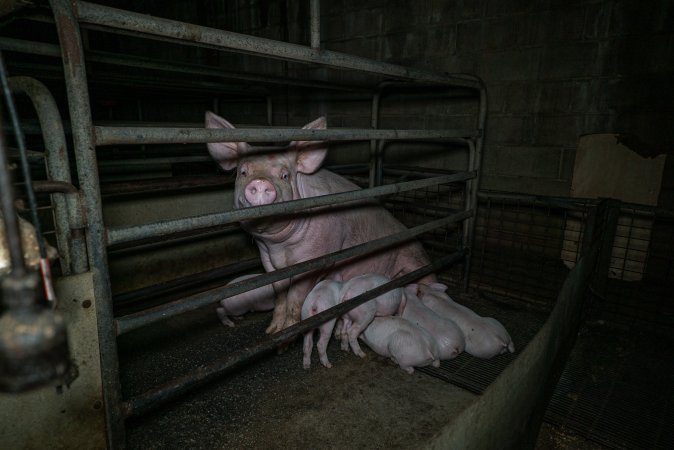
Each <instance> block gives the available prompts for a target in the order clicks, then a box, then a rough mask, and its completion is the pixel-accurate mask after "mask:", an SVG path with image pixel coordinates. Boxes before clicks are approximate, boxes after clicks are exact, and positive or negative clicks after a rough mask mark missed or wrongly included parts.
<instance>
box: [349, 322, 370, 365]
mask: <svg viewBox="0 0 674 450" xmlns="http://www.w3.org/2000/svg"><path fill="white" fill-rule="evenodd" d="M373 318H374V317H373ZM370 322H372V320H370V321H368V322H354V323H352V324H351V326H350V327H349V330H348V331H347V336H348V339H349V345H350V346H351V350H353V352H354V353H355V354H356V355H358V356H360V357H361V358H365V352H363V350H361V348H360V345H358V336H360V334H361V333H362V332H363V330H365V328H367V326H368V325H369V324H370ZM342 342H346V339H342Z"/></svg>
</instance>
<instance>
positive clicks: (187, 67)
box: [0, 37, 371, 96]
mask: <svg viewBox="0 0 674 450" xmlns="http://www.w3.org/2000/svg"><path fill="white" fill-rule="evenodd" d="M0 49H1V50H8V51H13V52H20V53H28V54H32V55H41V56H52V57H55V58H60V57H61V49H60V48H59V46H58V45H54V44H47V43H44V42H34V41H26V40H21V39H13V38H7V37H0ZM85 57H86V60H87V62H93V63H98V64H109V65H118V66H125V67H137V68H141V69H150V70H159V71H164V72H174V73H185V74H195V75H207V76H212V77H217V78H224V79H230V80H243V81H247V82H249V81H254V82H260V83H267V84H284V85H289V86H300V87H309V88H316V89H332V90H338V91H355V92H363V93H365V92H370V91H371V90H370V89H366V88H363V87H362V86H355V85H354V86H350V85H347V84H335V83H330V82H325V81H318V80H314V81H312V80H301V79H297V78H287V77H278V76H273V75H258V74H254V73H250V72H231V71H226V70H222V68H218V67H213V66H203V65H196V64H184V63H183V64H176V63H175V62H168V61H161V60H153V59H148V58H142V57H138V56H133V55H118V54H114V53H108V52H101V51H92V50H89V51H85ZM223 88H224V86H223ZM230 91H232V92H236V91H240V92H241V93H245V94H250V95H259V96H263V95H267V92H266V90H264V89H259V88H251V87H248V86H246V87H244V88H242V89H238V90H234V89H233V88H232V87H231V86H230V87H229V88H228V89H227V90H226V91H225V92H223V93H227V92H230Z"/></svg>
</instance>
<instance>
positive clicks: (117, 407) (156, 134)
mask: <svg viewBox="0 0 674 450" xmlns="http://www.w3.org/2000/svg"><path fill="white" fill-rule="evenodd" d="M50 4H51V6H52V10H53V13H54V21H55V24H56V28H57V31H58V35H59V40H60V52H61V55H62V59H63V67H64V74H65V83H66V88H67V92H68V104H69V110H70V121H71V124H72V135H73V142H74V146H75V148H74V151H75V157H76V162H77V167H78V174H79V186H80V190H81V197H82V202H83V208H84V210H85V212H86V218H87V224H86V225H87V228H86V240H87V250H88V262H89V267H90V270H91V271H92V273H93V277H94V286H95V293H94V295H95V300H94V305H95V307H96V314H97V323H98V329H99V340H100V345H101V369H102V382H103V392H104V397H105V407H106V418H107V422H108V423H107V425H108V441H109V445H110V446H111V447H113V448H117V447H119V446H123V443H124V417H125V416H126V415H128V414H136V413H138V412H140V411H142V410H144V409H145V406H138V405H140V404H145V402H146V401H149V402H153V401H156V400H157V399H158V398H159V396H156V395H149V396H144V397H141V398H140V399H136V400H131V401H129V402H124V401H123V400H122V398H121V391H120V384H119V375H118V360H117V348H116V337H117V333H118V332H123V331H125V330H129V329H133V328H134V327H136V326H141V325H142V324H144V323H150V322H152V321H154V320H155V319H156V318H157V317H160V316H161V315H162V314H164V313H166V312H167V311H163V312H159V313H157V314H158V315H156V314H155V313H156V311H155V312H149V313H144V314H142V315H139V316H133V317H128V318H124V317H122V318H120V319H118V320H117V321H115V320H114V317H113V311H112V296H111V288H110V278H109V271H108V260H107V246H108V245H110V244H113V243H121V242H125V241H129V240H133V239H138V238H140V237H142V236H156V235H158V234H160V233H164V232H166V233H172V232H176V231H178V230H186V229H194V227H195V226H197V225H199V226H202V225H203V224H204V223H210V224H214V225H218V224H222V223H228V222H232V221H236V220H239V219H240V218H242V217H254V215H256V214H271V213H272V212H273V213H276V212H278V211H277V210H279V209H280V210H282V211H284V212H289V211H296V210H299V209H300V208H303V207H307V206H310V205H312V206H316V205H318V204H324V205H327V204H330V203H332V202H334V201H335V200H336V199H338V200H339V201H344V202H348V201H353V200H354V199H357V198H358V199H362V198H370V197H374V196H376V195H383V194H382V193H384V192H387V189H389V190H391V189H392V192H396V190H399V189H415V187H414V186H417V185H423V184H425V183H448V182H452V181H454V182H456V181H463V182H467V186H468V190H469V192H468V195H467V196H466V208H465V211H464V212H462V213H459V214H456V215H453V216H449V217H448V218H447V219H444V220H439V221H436V222H432V223H430V224H428V225H427V226H424V227H421V228H418V229H412V230H409V233H408V234H409V236H407V233H401V234H400V235H398V236H395V237H391V238H390V239H393V240H394V241H395V239H399V240H401V241H402V240H404V239H409V238H410V237H411V236H415V235H416V234H418V233H421V232H423V231H421V230H426V229H427V228H428V227H432V226H442V225H445V224H446V223H448V222H452V221H464V224H465V225H464V230H465V231H464V236H465V238H464V245H465V246H466V249H467V251H469V249H470V241H471V239H472V238H471V236H472V229H473V227H474V220H473V219H471V217H472V216H473V211H474V208H475V205H476V196H477V188H478V184H479V181H478V173H479V167H480V160H481V149H482V143H483V139H484V124H485V119H486V91H485V88H484V85H483V83H482V82H481V80H480V79H479V78H477V77H474V76H470V75H445V74H438V73H433V72H429V71H424V70H418V69H410V68H406V67H402V66H398V65H394V64H388V63H383V62H378V61H373V60H369V59H366V58H360V57H355V56H351V55H346V54H342V53H337V52H331V51H326V50H321V49H319V48H317V47H318V46H317V39H316V36H317V24H316V23H315V19H316V17H317V14H316V9H313V8H312V18H313V19H314V20H312V47H305V46H301V45H296V44H290V43H285V42H278V41H272V40H269V39H263V38H258V37H253V36H246V35H241V34H237V33H232V32H227V31H222V30H217V29H213V28H208V27H203V26H197V25H191V24H185V23H181V22H177V21H174V20H167V19H161V18H156V17H151V16H148V15H143V14H138V13H133V12H129V11H122V10H119V9H115V8H110V7H105V6H100V5H95V4H92V3H87V2H81V1H68V0H50ZM315 6H316V4H315V3H314V7H315ZM81 25H84V26H87V27H91V28H96V29H105V30H106V31H113V32H116V33H122V34H131V35H134V36H141V37H145V38H149V39H157V40H162V41H168V42H174V43H175V42H179V43H181V44H184V45H192V46H199V47H204V48H211V49H218V50H227V51H233V52H240V53H245V54H252V55H258V56H264V57H269V58H276V59H283V60H285V61H293V62H298V63H308V64H314V65H320V66H323V67H327V68H333V69H347V70H353V71H359V72H364V73H369V74H373V75H378V76H382V77H385V78H390V79H396V80H400V81H406V82H415V83H425V84H431V85H434V86H438V87H442V86H452V87H460V88H467V89H470V90H472V91H473V92H474V93H475V97H476V99H477V100H478V102H479V112H478V114H477V117H476V127H475V128H474V129H458V130H457V129H455V130H447V129H443V130H380V129H329V130H292V129H267V128H265V129H237V130H209V129H193V128H157V127H142V128H140V127H135V128H134V127H111V126H96V127H95V126H94V125H93V123H92V117H91V109H90V104H89V93H88V86H87V78H86V71H85V55H84V52H83V48H82V40H81V36H80V26H81ZM4 45H21V43H17V42H7V41H6V40H5V43H4ZM38 50H39V51H43V52H48V53H50V54H53V53H54V49H53V48H48V47H47V46H45V47H44V48H41V49H38ZM104 56H105V55H103V56H101V55H99V56H95V55H94V56H93V58H94V60H95V58H98V59H99V60H101V61H104V62H114V58H113V59H112V60H110V59H105V57H104ZM101 58H103V59H101ZM136 63H138V64H142V62H138V61H136ZM176 70H187V71H189V70H204V68H195V67H191V68H180V69H176ZM244 76H245V75H244ZM270 80H271V81H272V82H284V83H285V82H287V81H288V80H282V79H279V80H273V79H271V78H269V77H266V79H265V80H264V81H265V82H269V81H270ZM309 84H311V85H313V86H314V87H326V85H327V84H324V83H323V82H310V83H309ZM337 88H338V89H342V88H344V87H343V86H338V87H337ZM354 90H355V91H358V92H363V91H364V89H362V88H357V89H354ZM373 120H374V119H373ZM326 139H332V140H371V141H378V140H446V141H455V142H460V143H463V144H465V145H466V146H467V147H468V149H469V164H468V168H467V169H468V170H467V171H466V172H465V173H462V174H459V175H456V176H450V177H438V179H433V180H432V181H431V180H429V181H428V182H427V181H423V182H412V184H405V185H398V186H394V187H377V188H373V189H369V190H365V191H358V192H356V193H344V194H336V196H335V197H334V198H330V199H308V200H306V201H304V200H303V201H300V202H297V203H295V204H292V205H291V204H284V205H273V206H270V207H267V208H266V209H265V208H259V210H258V209H257V208H251V210H250V211H234V212H230V213H223V214H221V215H209V216H205V217H198V218H189V219H185V220H179V221H171V223H168V224H167V223H162V224H152V225H149V226H144V227H126V228H112V229H109V230H106V228H105V224H104V223H103V217H102V208H101V191H100V182H99V176H98V166H97V160H96V152H95V151H94V150H95V148H96V147H98V146H101V145H110V144H149V143H187V142H193V143H205V142H221V141H225V140H227V141H250V142H260V141H275V140H326ZM379 167H381V164H379ZM321 202H327V203H321ZM289 208H293V209H289ZM395 242H398V241H395ZM375 244H377V243H376V242H375V243H371V244H369V245H368V244H364V245H363V246H359V247H362V248H358V249H347V250H345V251H343V252H345V253H340V254H335V255H327V256H325V257H322V258H323V259H321V258H319V261H314V262H313V263H312V264H324V263H326V261H327V260H328V259H330V260H332V259H334V260H338V259H340V258H341V257H346V256H344V255H345V254H352V253H351V252H354V253H353V254H355V252H357V251H362V252H366V251H371V249H368V247H374V248H377V247H376V245H375ZM379 244H381V243H379ZM461 255H462V253H461V252H460V255H459V256H461ZM457 257H458V256H452V257H450V258H444V259H443V260H442V262H443V264H448V263H449V262H451V261H454V260H456V259H457ZM307 267H311V266H310V265H307ZM438 267H439V266H438V263H437V262H436V263H434V264H432V265H431V266H430V267H427V268H425V269H422V271H423V270H425V271H426V272H425V273H428V272H429V271H432V270H436V269H437V268H438ZM283 270H286V269H283ZM301 270H307V268H306V267H304V266H301V265H300V266H298V267H295V268H288V269H287V272H288V273H286V272H281V271H277V272H274V273H270V274H267V275H266V276H265V277H267V278H265V277H259V278H260V280H259V281H258V284H262V283H263V282H264V281H266V282H268V279H272V278H275V277H279V279H282V278H283V277H287V276H288V275H289V274H290V273H291V272H292V271H301ZM417 276H420V275H419V274H417ZM405 279H406V278H405ZM405 279H398V280H394V282H392V283H393V284H391V286H390V287H393V286H394V285H395V284H396V283H400V284H402V283H403V282H404V280H405ZM248 287H253V286H251V285H249V286H248ZM243 290H244V289H242V288H237V289H233V288H232V289H229V290H224V291H222V292H220V291H218V292H217V293H219V294H222V293H225V294H226V295H228V294H229V295H231V294H235V293H237V292H241V291H243ZM374 295H375V294H372V296H374ZM219 298H221V296H219V297H218V299H219ZM363 298H365V297H363ZM216 300H217V299H216V298H215V295H214V294H210V296H206V297H200V298H197V299H194V298H193V299H192V300H191V301H188V302H185V303H184V304H183V305H189V306H178V307H176V308H175V310H176V311H177V310H184V309H185V308H186V307H187V308H188V309H189V308H194V307H198V306H199V305H203V304H207V303H212V302H214V301H216ZM354 300H356V299H354ZM363 301H365V300H363ZM173 306H175V305H172V307H173ZM353 306H355V304H354V305H353ZM353 306H352V307H353ZM345 307H346V306H345ZM336 315H338V313H335V314H334V315H333V316H336ZM141 316H142V317H144V318H143V319H140V321H134V320H135V319H137V318H138V317H141ZM134 318H135V319H134ZM316 320H318V319H316ZM323 320H325V318H323ZM310 326H311V324H301V325H299V326H298V327H297V328H296V329H293V330H287V331H285V332H283V336H284V338H283V339H285V337H286V335H287V336H291V335H296V334H298V333H300V332H301V331H302V330H304V329H305V328H306V329H308V328H309V327H310ZM278 339H280V338H276V337H273V338H271V340H270V342H269V343H267V344H264V345H266V346H268V345H274V344H275V343H276V341H277V340H278ZM279 342H280V341H279ZM265 348H266V347H265ZM260 351H263V349H260ZM230 365H231V364H230ZM219 371H220V369H216V370H214V371H212V373H214V374H215V373H218V372H219ZM210 376H211V375H210V374H209V375H208V376H206V377H205V378H209V377H210ZM195 377H196V378H194V379H197V378H199V377H201V378H199V379H205V378H204V377H203V373H202V374H200V375H199V374H197V375H195ZM188 378H189V377H188ZM191 380H192V378H189V379H188V380H183V381H185V383H183V384H190V385H191V384H192V381H191ZM179 384H180V383H179ZM181 390H182V388H180V389H176V390H173V391H172V392H179V391H181ZM161 397H162V398H164V396H163V394H162V395H161ZM123 405H126V406H124V407H123ZM134 405H136V406H134Z"/></svg>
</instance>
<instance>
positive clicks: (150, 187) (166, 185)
mask: <svg viewBox="0 0 674 450" xmlns="http://www.w3.org/2000/svg"><path fill="white" fill-rule="evenodd" d="M231 183H232V179H231V178H230V177H227V176H222V175H218V176H212V177H173V178H160V179H153V180H138V181H126V182H119V183H110V184H103V185H102V186H101V194H102V195H103V196H104V197H107V196H115V195H127V194H138V193H145V192H164V191H173V190H182V189H195V188H204V187H209V186H211V187H212V186H223V185H226V184H231Z"/></svg>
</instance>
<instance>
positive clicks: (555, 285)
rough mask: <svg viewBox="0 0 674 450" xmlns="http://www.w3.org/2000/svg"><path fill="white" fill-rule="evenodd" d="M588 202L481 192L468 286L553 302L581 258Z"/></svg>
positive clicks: (545, 303)
mask: <svg viewBox="0 0 674 450" xmlns="http://www.w3.org/2000/svg"><path fill="white" fill-rule="evenodd" d="M586 217H587V206H582V205H581V206H573V207H571V206H559V205H555V204H553V203H551V202H543V201H540V200H539V201H533V200H532V199H531V198H530V197H526V196H514V195H508V196H501V195H497V194H486V195H483V196H481V199H480V202H479V205H478V211H477V224H476V229H475V242H474V245H473V254H472V267H473V270H472V275H471V279H470V285H471V287H473V288H476V289H478V290H480V291H486V292H490V293H494V294H500V295H506V296H509V297H514V298H518V299H521V300H525V301H527V302H531V303H535V304H542V305H548V304H549V303H550V302H553V301H554V300H555V299H556V297H557V293H558V292H559V288H560V287H561V284H562V282H563V281H564V278H565V277H566V275H567V273H568V272H569V266H572V265H573V264H574V263H575V262H576V259H577V258H578V257H579V252H577V251H575V252H570V251H569V249H570V248H571V249H578V248H579V247H580V245H581V243H582V239H583V231H584V223H585V219H586Z"/></svg>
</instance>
